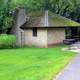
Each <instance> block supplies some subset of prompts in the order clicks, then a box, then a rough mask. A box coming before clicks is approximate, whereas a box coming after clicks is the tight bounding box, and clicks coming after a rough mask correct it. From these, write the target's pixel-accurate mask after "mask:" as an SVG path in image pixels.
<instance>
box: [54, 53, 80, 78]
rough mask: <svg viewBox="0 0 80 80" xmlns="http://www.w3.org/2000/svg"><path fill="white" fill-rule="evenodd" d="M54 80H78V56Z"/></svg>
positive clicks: (79, 59)
mask: <svg viewBox="0 0 80 80" xmlns="http://www.w3.org/2000/svg"><path fill="white" fill-rule="evenodd" d="M53 80H54V79H53ZM55 80H80V54H77V56H76V57H75V58H74V59H73V60H72V62H71V63H70V64H69V65H68V66H67V67H66V68H65V69H64V71H62V72H61V73H60V74H59V75H58V76H57V77H56V79H55Z"/></svg>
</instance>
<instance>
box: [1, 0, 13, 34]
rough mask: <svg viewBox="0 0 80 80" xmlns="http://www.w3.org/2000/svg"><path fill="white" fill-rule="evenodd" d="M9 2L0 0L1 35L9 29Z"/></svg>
mask: <svg viewBox="0 0 80 80" xmlns="http://www.w3.org/2000/svg"><path fill="white" fill-rule="evenodd" d="M9 1H10V0H0V30H1V33H6V31H7V29H8V28H9V27H11V24H12V22H13V20H12V19H13V18H12V17H11V16H10V6H9V5H10V4H9V3H10V2H9Z"/></svg>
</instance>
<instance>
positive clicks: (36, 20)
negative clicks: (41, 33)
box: [21, 11, 80, 28]
mask: <svg viewBox="0 0 80 80" xmlns="http://www.w3.org/2000/svg"><path fill="white" fill-rule="evenodd" d="M28 16H29V20H28V21H27V22H26V23H25V24H24V25H23V26H22V27H21V28H28V27H65V26H73V27H75V26H80V23H78V22H75V21H72V20H70V19H68V18H65V17H62V16H60V15H57V14H54V13H52V12H51V11H45V12H40V11H38V12H31V13H29V14H28Z"/></svg>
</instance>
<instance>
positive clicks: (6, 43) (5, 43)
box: [0, 34, 16, 49]
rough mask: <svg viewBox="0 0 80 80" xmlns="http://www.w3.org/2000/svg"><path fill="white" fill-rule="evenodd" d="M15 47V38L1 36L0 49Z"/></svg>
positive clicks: (12, 36) (5, 35)
mask: <svg viewBox="0 0 80 80" xmlns="http://www.w3.org/2000/svg"><path fill="white" fill-rule="evenodd" d="M15 46H16V37H15V36H14V35H7V34H1V35H0V48H1V49H4V48H13V47H15Z"/></svg>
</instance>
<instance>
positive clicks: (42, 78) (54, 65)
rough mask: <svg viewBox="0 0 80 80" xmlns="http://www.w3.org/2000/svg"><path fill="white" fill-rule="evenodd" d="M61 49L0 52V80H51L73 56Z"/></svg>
mask: <svg viewBox="0 0 80 80" xmlns="http://www.w3.org/2000/svg"><path fill="white" fill-rule="evenodd" d="M61 48H62V46H58V47H55V48H43V49H41V48H20V49H5V50H0V80H52V78H53V77H54V76H55V75H56V74H57V73H58V72H60V70H62V69H63V68H64V66H65V65H66V64H68V63H69V61H70V60H71V59H72V58H73V57H74V56H75V54H74V53H72V52H65V51H61Z"/></svg>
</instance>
